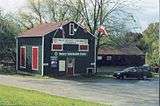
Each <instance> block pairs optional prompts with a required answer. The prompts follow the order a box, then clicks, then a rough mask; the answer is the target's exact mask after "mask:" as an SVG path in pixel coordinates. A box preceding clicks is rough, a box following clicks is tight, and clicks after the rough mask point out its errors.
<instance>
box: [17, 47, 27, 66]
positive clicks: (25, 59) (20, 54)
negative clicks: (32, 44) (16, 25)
mask: <svg viewBox="0 0 160 106" xmlns="http://www.w3.org/2000/svg"><path fill="white" fill-rule="evenodd" d="M21 48H24V49H25V56H24V58H25V62H24V66H21V61H22V60H21ZM19 65H20V68H26V46H20V63H19Z"/></svg>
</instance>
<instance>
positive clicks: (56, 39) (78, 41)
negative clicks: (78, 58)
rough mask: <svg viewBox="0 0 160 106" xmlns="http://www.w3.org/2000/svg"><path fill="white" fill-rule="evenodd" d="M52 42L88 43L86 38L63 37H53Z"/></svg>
mask: <svg viewBox="0 0 160 106" xmlns="http://www.w3.org/2000/svg"><path fill="white" fill-rule="evenodd" d="M53 43H58V44H86V45H87V44H88V39H65V38H53Z"/></svg>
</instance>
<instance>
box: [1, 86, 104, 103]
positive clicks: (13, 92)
mask: <svg viewBox="0 0 160 106" xmlns="http://www.w3.org/2000/svg"><path fill="white" fill-rule="evenodd" d="M8 105H12V106H24V105H25V106H104V105H102V104H98V103H92V102H86V101H82V100H76V99H69V98H64V97H58V96H53V95H48V94H45V93H41V92H38V91H33V90H25V89H20V88H15V87H9V86H4V85H0V106H8Z"/></svg>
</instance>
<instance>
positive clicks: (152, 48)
mask: <svg viewBox="0 0 160 106" xmlns="http://www.w3.org/2000/svg"><path fill="white" fill-rule="evenodd" d="M141 44H142V48H143V50H144V51H145V53H146V62H147V64H150V65H153V66H160V55H159V52H160V49H159V48H160V41H159V23H158V22H157V23H151V24H150V25H149V26H148V28H147V29H146V30H145V31H144V32H143V38H142V41H141Z"/></svg>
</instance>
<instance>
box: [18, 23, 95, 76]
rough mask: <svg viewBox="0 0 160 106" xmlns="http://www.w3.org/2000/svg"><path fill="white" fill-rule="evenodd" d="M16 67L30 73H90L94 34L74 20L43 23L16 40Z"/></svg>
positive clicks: (92, 66) (93, 61)
mask: <svg viewBox="0 0 160 106" xmlns="http://www.w3.org/2000/svg"><path fill="white" fill-rule="evenodd" d="M16 44H17V64H16V65H17V70H19V71H21V72H28V73H33V74H41V75H42V76H43V75H48V76H53V75H67V76H75V75H79V74H87V73H94V72H95V68H96V64H95V63H96V59H95V55H96V53H95V37H94V36H93V35H92V34H91V33H90V32H88V31H87V30H86V29H85V28H83V27H82V26H81V25H79V24H77V23H75V22H52V23H43V24H41V25H38V26H37V27H35V28H32V29H30V30H27V31H25V32H23V33H21V34H20V35H19V36H18V37H17V39H16Z"/></svg>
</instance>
